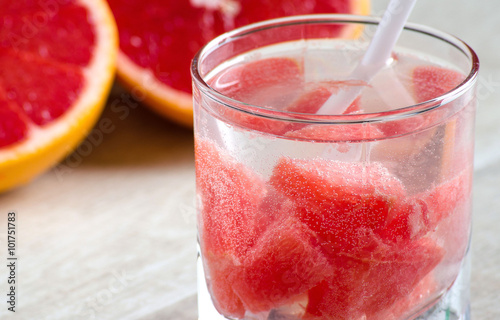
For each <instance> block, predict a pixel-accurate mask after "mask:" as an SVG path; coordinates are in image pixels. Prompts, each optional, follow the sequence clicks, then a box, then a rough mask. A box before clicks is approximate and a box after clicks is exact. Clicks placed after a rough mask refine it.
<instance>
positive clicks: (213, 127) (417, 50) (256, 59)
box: [193, 16, 477, 320]
mask: <svg viewBox="0 0 500 320" xmlns="http://www.w3.org/2000/svg"><path fill="white" fill-rule="evenodd" d="M336 19H337V20H336ZM338 19H340V20H341V21H342V24H339V23H338V22H336V21H338ZM363 19H371V18H359V17H349V16H341V17H340V18H339V17H338V16H337V17H336V16H320V17H318V16H316V17H312V16H311V17H298V18H288V19H284V20H278V21H274V22H267V23H264V24H263V25H262V24H261V25H256V26H250V27H248V28H246V29H243V30H242V31H235V32H234V33H231V34H229V35H226V36H223V37H226V38H224V41H221V39H216V40H214V42H213V43H212V44H209V45H208V46H207V47H206V48H205V49H204V51H202V52H201V53H200V54H198V55H197V57H196V58H195V60H194V62H193V78H194V103H195V105H194V108H195V109H194V110H195V155H196V185H197V199H198V239H199V248H200V254H201V263H200V271H201V272H202V275H201V279H200V284H201V287H202V288H203V287H205V285H206V288H208V292H209V294H210V298H209V299H210V301H205V300H206V298H205V297H203V295H201V294H200V310H199V311H200V319H215V318H214V316H211V315H209V312H210V311H209V310H208V309H207V308H206V307H205V306H206V305H207V304H208V305H212V304H213V306H214V307H215V309H216V310H217V312H218V313H219V314H221V315H222V316H219V317H220V318H221V319H224V318H228V319H262V320H265V319H269V320H272V319H353V320H358V319H359V320H361V319H380V320H388V319H389V320H390V319H394V320H397V319H416V318H417V317H421V319H431V318H432V319H441V318H440V316H442V319H445V318H446V317H449V316H450V314H454V315H455V316H456V318H457V319H465V318H467V308H468V296H467V289H468V288H467V279H466V278H467V272H468V271H467V268H466V266H467V264H466V261H467V260H466V259H465V258H466V253H467V250H468V244H469V236H470V220H471V216H470V215H471V184H472V159H473V130H474V128H473V126H474V112H475V103H476V102H475V98H474V82H475V77H476V73H477V58H476V56H475V54H474V53H473V52H472V51H471V50H470V49H469V48H468V47H467V46H466V45H465V44H463V43H462V42H460V41H459V40H458V39H455V38H453V37H451V36H447V35H443V34H441V33H438V32H437V31H433V32H434V33H438V35H436V36H430V35H429V34H428V33H429V31H428V29H425V32H426V33H427V34H424V32H421V31H418V28H417V27H414V29H411V30H410V29H408V30H406V31H405V32H404V33H403V36H402V44H401V45H400V46H398V47H397V48H396V49H395V51H394V54H393V56H392V59H391V61H390V63H389V64H388V66H387V67H386V68H385V69H383V70H382V71H381V72H379V73H378V74H377V75H376V76H375V78H374V79H372V81H370V83H365V82H363V81H359V80H357V79H349V78H348V76H349V74H350V72H351V71H352V69H353V68H355V67H356V64H357V62H358V61H359V59H360V57H361V56H362V54H363V52H364V50H365V49H366V44H367V41H368V40H367V38H368V37H365V35H367V34H368V33H369V32H370V30H369V26H367V25H363V23H362V21H361V20H363ZM306 20H307V21H308V22H307V23H304V21H306ZM311 21H312V23H311ZM348 21H351V22H349V23H348ZM355 21H356V23H355ZM443 38H444V39H446V41H447V42H446V43H444V42H445V41H444V40H443ZM228 39H229V40H228ZM450 41H452V42H453V43H454V46H453V47H452V46H451V45H450V44H449V42H450ZM256 44H258V45H256ZM260 44H262V46H261V45H260ZM426 46H427V47H426ZM443 47H444V48H447V49H448V50H447V51H446V53H443V52H445V51H444V50H442V48H443ZM450 47H451V48H450ZM422 48H425V49H422ZM353 87H360V89H361V93H360V96H359V97H358V98H357V99H356V100H354V101H353V102H352V103H350V104H349V105H346V106H345V108H344V109H345V110H343V113H342V114H334V115H317V114H316V112H317V110H318V109H319V108H320V107H321V106H322V105H323V104H324V103H325V101H326V100H327V99H328V98H329V97H330V96H331V95H334V94H336V93H338V92H339V91H340V90H349V89H350V88H353ZM460 274H461V275H460ZM459 275H460V277H461V278H465V281H463V282H464V283H465V284H464V285H462V284H457V283H458V282H457V278H458V277H459ZM454 283H455V285H454ZM451 296H452V297H453V298H450V297H451ZM446 319H448V318H446Z"/></svg>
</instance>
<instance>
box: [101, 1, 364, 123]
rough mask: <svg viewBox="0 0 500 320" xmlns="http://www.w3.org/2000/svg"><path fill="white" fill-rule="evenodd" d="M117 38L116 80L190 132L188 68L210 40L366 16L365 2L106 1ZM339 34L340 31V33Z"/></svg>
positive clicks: (135, 95)
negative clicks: (326, 16)
mask: <svg viewBox="0 0 500 320" xmlns="http://www.w3.org/2000/svg"><path fill="white" fill-rule="evenodd" d="M108 3H109V4H110V7H111V10H112V11H113V14H114V15H115V18H116V22H117V25H118V30H119V33H120V52H119V54H118V76H119V79H120V80H121V83H122V84H123V85H124V86H125V87H126V88H128V89H129V90H131V92H132V95H133V96H134V97H135V98H136V99H137V100H140V101H142V102H144V103H145V104H146V105H147V106H149V107H151V108H152V109H153V110H154V111H156V112H157V113H159V114H160V115H163V116H164V117H166V118H168V119H171V120H173V121H175V122H177V123H180V124H182V125H184V126H188V127H191V126H192V121H193V119H192V118H193V107H192V98H191V77H190V72H189V70H190V63H191V59H192V58H193V57H194V55H195V53H196V52H197V51H198V50H199V49H200V48H201V47H202V46H203V45H204V44H205V43H207V42H208V41H209V40H211V39H213V38H214V37H216V36H217V35H220V34H222V33H224V32H226V31H229V30H232V29H234V28H237V27H241V26H243V25H246V24H249V23H253V22H257V21H262V20H266V19H272V18H278V17H283V16H290V15H297V14H310V13H352V14H368V12H369V0H274V1H269V0H267V1H266V0H260V1H254V0H183V1H162V0H108ZM339 32H341V31H339Z"/></svg>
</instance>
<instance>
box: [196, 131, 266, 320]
mask: <svg viewBox="0 0 500 320" xmlns="http://www.w3.org/2000/svg"><path fill="white" fill-rule="evenodd" d="M195 153H196V162H195V165H196V171H197V175H196V184H197V192H198V195H199V197H200V198H201V205H200V208H199V209H200V212H199V217H198V218H199V220H198V232H199V237H200V247H201V253H202V258H203V262H204V265H205V270H206V276H207V280H208V288H209V290H210V292H211V295H212V298H213V300H214V305H215V306H216V307H217V309H218V310H219V312H221V313H223V314H225V315H228V316H233V317H242V315H243V313H244V309H243V307H242V303H241V301H240V299H239V298H238V296H236V295H235V293H234V292H233V289H232V287H231V283H230V282H229V281H228V279H229V277H230V275H231V274H232V273H234V272H237V269H238V266H239V265H241V261H242V259H243V257H244V254H245V252H246V251H248V249H249V248H250V247H251V246H253V244H254V243H255V239H256V236H257V235H256V229H255V228H256V226H255V221H256V215H257V212H258V208H259V202H260V201H261V199H262V198H263V197H264V196H265V193H266V191H265V186H264V183H263V182H262V181H261V179H260V178H259V177H258V176H256V175H255V174H254V173H253V172H252V171H250V170H249V169H248V168H246V167H244V166H243V165H242V164H239V163H237V162H236V161H234V159H232V158H231V157H230V156H229V155H227V154H224V153H223V152H222V151H221V150H220V149H219V148H218V147H217V146H216V145H215V144H214V143H213V142H210V141H207V140H201V139H197V140H196V142H195Z"/></svg>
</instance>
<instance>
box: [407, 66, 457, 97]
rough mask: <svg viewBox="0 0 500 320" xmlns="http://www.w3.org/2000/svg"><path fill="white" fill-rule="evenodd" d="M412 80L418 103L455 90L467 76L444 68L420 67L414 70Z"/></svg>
mask: <svg viewBox="0 0 500 320" xmlns="http://www.w3.org/2000/svg"><path fill="white" fill-rule="evenodd" d="M412 79H413V87H414V90H415V98H416V100H417V103H418V102H424V101H428V100H432V99H434V98H437V97H439V96H441V95H443V94H445V93H447V92H449V91H451V90H453V89H454V88H455V87H456V86H458V85H459V84H460V83H461V82H462V81H463V80H464V79H465V76H464V75H463V74H461V73H460V72H457V71H454V70H450V69H446V68H442V67H436V66H418V67H416V68H415V69H414V70H413V75H412Z"/></svg>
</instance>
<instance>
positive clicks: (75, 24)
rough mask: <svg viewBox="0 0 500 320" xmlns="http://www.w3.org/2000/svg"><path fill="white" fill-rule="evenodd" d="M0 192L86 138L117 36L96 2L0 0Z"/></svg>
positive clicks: (104, 90)
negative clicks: (0, 9)
mask: <svg viewBox="0 0 500 320" xmlns="http://www.w3.org/2000/svg"><path fill="white" fill-rule="evenodd" d="M0 7H1V8H2V11H1V13H0V18H1V19H0V192H1V191H5V190H8V189H10V188H13V187H16V186H18V185H21V184H23V183H26V182H28V181H29V180H31V179H32V178H33V177H34V176H36V175H38V174H40V173H42V172H43V171H45V170H47V169H48V168H50V167H51V166H53V165H54V164H55V163H57V162H58V161H59V160H61V159H62V158H63V157H64V156H65V155H67V154H68V153H69V152H70V151H71V150H73V149H74V148H75V147H76V146H77V145H78V143H79V142H80V141H81V140H82V139H83V138H84V137H85V136H86V135H87V133H88V132H89V130H90V129H91V128H92V126H93V125H94V123H95V122H96V120H97V118H98V117H99V115H100V113H101V110H102V108H103V106H104V103H105V100H106V97H107V95H108V92H109V89H110V87H111V84H112V81H113V78H114V72H115V63H116V55H117V51H118V35H117V30H116V25H115V23H114V20H113V16H112V14H111V11H110V10H109V7H108V6H107V4H106V3H105V2H104V1H102V0H67V1H52V2H50V1H47V2H42V1H35V0H18V1H7V0H0Z"/></svg>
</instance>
